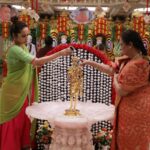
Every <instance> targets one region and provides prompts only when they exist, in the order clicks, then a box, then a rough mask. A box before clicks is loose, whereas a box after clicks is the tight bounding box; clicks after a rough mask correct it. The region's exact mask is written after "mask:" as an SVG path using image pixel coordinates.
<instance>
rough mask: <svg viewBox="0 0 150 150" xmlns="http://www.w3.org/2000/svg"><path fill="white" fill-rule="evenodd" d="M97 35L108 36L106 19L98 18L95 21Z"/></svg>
mask: <svg viewBox="0 0 150 150" xmlns="http://www.w3.org/2000/svg"><path fill="white" fill-rule="evenodd" d="M94 24H95V31H94V33H95V35H97V34H100V33H101V34H104V35H106V34H107V21H106V19H105V18H97V19H95V23H94Z"/></svg>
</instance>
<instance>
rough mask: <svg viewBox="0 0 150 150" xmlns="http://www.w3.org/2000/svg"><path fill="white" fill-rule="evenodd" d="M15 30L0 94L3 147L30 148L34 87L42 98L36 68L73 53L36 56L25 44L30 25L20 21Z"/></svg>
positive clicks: (8, 149) (0, 145) (9, 149)
mask: <svg viewBox="0 0 150 150" xmlns="http://www.w3.org/2000/svg"><path fill="white" fill-rule="evenodd" d="M11 32H12V36H13V39H14V44H13V45H12V46H11V47H10V48H9V49H8V51H7V55H6V60H7V67H8V68H7V76H6V77H5V78H4V82H3V83H2V89H1V94H0V150H27V149H28V150H29V149H30V144H31V141H30V126H31V125H30V120H29V119H28V117H27V115H26V114H25V109H26V107H27V106H28V105H30V104H32V102H33V101H31V95H32V94H31V89H34V94H35V95H34V100H35V101H37V100H38V94H37V93H38V88H37V86H38V85H37V78H36V69H35V68H36V67H37V66H42V65H43V64H45V63H47V62H49V61H52V60H54V59H56V58H58V57H60V56H67V55H70V54H71V50H70V48H67V49H64V50H62V51H59V52H57V53H54V54H52V55H50V56H45V57H41V58H36V57H35V56H33V55H31V54H30V53H29V50H28V49H27V48H26V46H25V44H26V40H27V36H28V34H29V29H28V27H27V25H26V24H25V23H23V22H20V21H18V22H16V23H15V24H13V25H12V28H11ZM33 83H34V84H33ZM32 85H34V88H33V87H32Z"/></svg>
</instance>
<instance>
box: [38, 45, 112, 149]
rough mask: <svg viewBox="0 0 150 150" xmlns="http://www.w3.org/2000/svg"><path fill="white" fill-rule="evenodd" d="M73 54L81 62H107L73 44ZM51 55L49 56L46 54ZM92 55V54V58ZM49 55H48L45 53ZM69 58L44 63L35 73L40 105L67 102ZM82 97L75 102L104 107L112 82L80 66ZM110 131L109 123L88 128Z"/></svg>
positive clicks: (93, 130) (41, 147) (92, 69)
mask: <svg viewBox="0 0 150 150" xmlns="http://www.w3.org/2000/svg"><path fill="white" fill-rule="evenodd" d="M68 46H69V45H65V46H58V47H56V48H55V49H54V50H53V53H54V52H56V51H58V50H62V49H63V48H65V47H68ZM73 46H74V47H75V49H74V50H73V55H74V56H78V57H79V58H81V59H90V60H94V61H96V62H99V63H101V62H104V63H108V62H109V61H108V60H107V58H106V57H105V54H103V53H102V52H100V51H98V50H96V49H94V48H92V47H88V46H86V45H84V46H83V45H80V44H75V45H73ZM50 54H51V53H50ZM95 54H96V55H95ZM48 55H49V54H48ZM71 57H72V56H65V57H60V58H58V59H56V60H54V61H52V62H49V63H47V64H45V65H44V66H43V67H42V68H41V72H40V73H39V91H40V102H46V101H57V100H61V101H64V102H65V101H69V99H70V95H69V83H68V80H67V69H68V68H69V66H71ZM83 74H84V81H83V96H82V97H80V98H79V101H82V102H87V101H92V102H93V103H105V104H106V105H109V104H111V102H112V79H111V77H109V76H108V75H106V74H105V73H102V72H100V71H98V70H96V69H95V68H93V67H90V66H84V67H83ZM40 124H43V120H38V126H39V125H40ZM103 127H105V128H107V129H108V130H110V129H111V128H112V127H111V123H110V122H109V121H101V122H97V123H96V124H93V125H92V128H91V132H93V134H96V133H97V132H98V130H99V129H100V128H103ZM42 149H43V146H42V145H41V144H38V150H42Z"/></svg>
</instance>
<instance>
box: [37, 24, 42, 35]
mask: <svg viewBox="0 0 150 150" xmlns="http://www.w3.org/2000/svg"><path fill="white" fill-rule="evenodd" d="M40 34H41V33H40V24H38V25H37V28H36V37H37V38H40Z"/></svg>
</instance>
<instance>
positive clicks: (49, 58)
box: [32, 47, 72, 66]
mask: <svg viewBox="0 0 150 150" xmlns="http://www.w3.org/2000/svg"><path fill="white" fill-rule="evenodd" d="M71 53H72V50H71V49H70V47H68V48H66V49H64V50H61V51H59V52H56V53H54V54H52V55H50V56H44V57H41V58H35V59H34V60H33V61H32V64H33V66H42V65H44V64H45V63H47V62H50V61H52V60H54V59H56V58H58V57H60V56H68V55H71Z"/></svg>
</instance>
